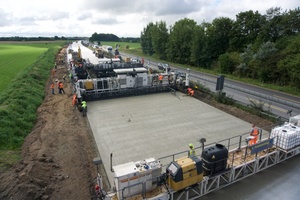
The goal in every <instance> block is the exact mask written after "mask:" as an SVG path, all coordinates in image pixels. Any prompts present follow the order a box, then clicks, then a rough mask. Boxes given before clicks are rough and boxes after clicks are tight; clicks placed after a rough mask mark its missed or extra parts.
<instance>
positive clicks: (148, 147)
mask: <svg viewBox="0 0 300 200" xmlns="http://www.w3.org/2000/svg"><path fill="white" fill-rule="evenodd" d="M72 45H73V46H72V47H70V48H73V49H77V48H78V46H80V49H81V54H82V57H83V58H85V57H86V58H87V57H89V60H90V61H91V60H93V59H94V57H95V56H94V55H93V54H92V53H91V51H90V50H89V49H87V48H85V47H84V46H82V45H80V43H78V44H77V43H76V44H75V43H73V44H72ZM94 62H97V60H95V61H94ZM118 78H119V75H118V77H117V78H105V81H107V82H108V83H109V82H111V83H113V82H114V83H116V84H117V83H121V81H120V82H117V81H118V80H119V79H118ZM121 78H122V76H120V80H121ZM153 79H154V78H153V77H152V78H151V80H153ZM127 80H129V79H128V78H127ZM130 80H131V79H130ZM93 81H94V82H93V83H97V81H98V82H99V80H93ZM101 81H102V82H103V81H104V79H103V80H101ZM91 82H92V80H91ZM84 83H86V82H84ZM152 83H153V82H152ZM112 85H113V84H112ZM104 89H105V91H107V90H110V89H111V90H112V89H116V88H113V87H109V86H108V87H107V88H103V91H104ZM97 90H98V91H97V92H100V93H101V92H102V88H101V89H97ZM78 91H80V92H82V91H84V93H80V95H81V94H83V97H84V94H86V93H85V92H86V89H85V88H84V87H82V86H79V85H77V92H78ZM112 97H113V96H112ZM87 117H88V121H89V123H90V126H91V129H92V131H93V135H94V139H95V142H96V144H97V148H98V151H99V154H100V157H101V161H102V163H103V165H104V167H105V171H106V173H107V174H106V175H107V177H108V179H109V182H110V185H111V188H112V189H113V188H114V189H115V190H114V191H110V192H109V194H110V195H112V196H113V195H114V194H116V196H117V197H118V198H119V199H125V198H131V197H132V196H134V195H141V198H144V199H145V198H148V199H150V198H151V199H199V198H201V199H208V198H209V196H210V197H211V198H213V199H221V198H222V199H224V198H225V199H257V198H259V197H260V199H268V198H269V197H270V196H271V194H266V193H265V191H261V190H258V189H255V188H257V186H258V187H268V188H269V187H270V183H268V182H266V181H267V179H269V180H273V181H274V182H276V183H278V181H280V178H279V179H275V178H273V179H272V177H269V178H267V179H264V181H262V180H261V179H260V177H257V176H258V175H259V174H261V173H265V174H267V177H268V174H269V173H270V171H267V172H265V171H264V170H265V169H268V168H269V167H272V166H274V165H276V164H277V163H281V162H282V164H279V165H283V166H284V167H286V168H293V165H299V164H300V163H299V155H298V154H299V153H300V147H299V145H298V144H297V145H294V146H291V148H290V146H288V147H287V146H281V148H279V149H277V148H274V145H275V144H276V145H278V144H277V143H275V142H276V141H274V140H276V138H277V142H278V141H279V140H278V134H279V132H280V131H283V130H287V129H289V128H290V126H289V127H285V128H281V129H280V128H279V129H278V131H279V132H278V131H277V132H276V131H275V132H272V133H268V132H267V131H264V130H260V139H259V143H258V144H261V146H263V147H259V145H257V146H256V147H257V148H256V149H258V150H255V148H253V147H252V148H250V147H249V146H248V139H249V132H250V129H251V124H250V123H248V122H245V121H242V120H241V119H239V118H236V117H234V116H231V115H229V114H227V113H225V112H222V111H220V110H218V109H216V108H214V107H212V106H209V105H207V104H205V103H203V102H201V101H199V100H197V99H195V98H193V97H191V96H188V95H186V94H184V93H181V92H178V91H177V92H175V91H174V90H170V91H167V92H159V93H154V94H145V95H138V96H125V97H122V98H119V97H118V98H109V99H102V100H99V101H89V102H88V112H87ZM291 127H292V128H293V127H294V126H291ZM295 127H296V128H295V129H297V130H295V131H296V132H297V131H298V128H297V126H295ZM283 132H284V131H283ZM296 132H295V134H298V132H297V133H296ZM280 133H281V132H280ZM272 134H273V135H272ZM276 134H277V135H276ZM295 137H296V138H297V136H295ZM228 138H229V139H228ZM274 138H275V139H274ZM295 140H296V141H298V139H295ZM299 141H300V137H299ZM190 143H192V144H194V146H195V151H196V157H195V158H194V157H191V159H192V160H193V162H192V163H199V166H197V170H198V167H199V168H201V170H200V169H199V170H198V171H197V175H194V172H191V171H192V170H194V168H190V171H189V172H184V173H189V175H188V176H189V177H185V178H183V180H182V179H180V180H178V177H176V175H178V174H177V173H178V171H177V170H178V169H177V168H176V167H178V168H180V167H179V166H181V167H182V165H180V164H179V163H178V162H179V161H178V160H180V159H181V158H185V157H187V159H190V158H188V144H190ZM284 145H286V144H284ZM288 145H290V144H288ZM208 147H213V148H214V147H216V149H217V150H218V148H219V147H220V149H222V150H220V151H222V152H221V153H222V154H224V152H227V153H225V154H226V155H225V154H224V158H222V159H221V160H220V161H222V163H224V162H223V160H224V159H225V158H226V162H225V164H221V165H222V167H221V168H222V169H217V168H213V169H212V168H211V169H202V162H206V161H205V159H204V158H203V153H204V152H207V151H208V150H209V149H205V148H208ZM282 147H286V148H285V149H284V148H282ZM224 149H226V151H225V150H224ZM228 151H229V152H231V153H232V154H230V153H228ZM217 154H219V152H216V155H217ZM235 156H236V157H240V159H241V160H240V161H239V162H238V163H234V160H235V159H234V157H235ZM212 157H213V159H214V157H215V154H214V155H213V156H212ZM292 157H294V158H293V159H291V160H292V161H291V163H292V164H290V165H289V166H285V165H286V164H284V162H283V161H286V160H287V159H288V158H292ZM201 158H202V160H203V161H202V160H201ZM227 159H228V160H227ZM289 160H290V159H289ZM231 161H232V163H231ZM186 162H188V161H186ZM289 162H290V161H289ZM170 163H171V164H170ZM200 163H201V164H200ZM207 163H208V164H209V166H212V165H214V164H215V161H209V162H207ZM212 163H214V164H212ZM132 164H133V166H136V167H133V168H130V167H131V165H132ZM172 164H173V165H174V166H176V167H174V166H173V165H172ZM195 165H197V164H195ZM223 166H224V167H223ZM275 167H276V168H275ZM275 167H272V168H275V171H274V172H271V174H272V175H274V176H276V177H279V176H281V175H282V177H285V178H287V177H289V180H288V184H287V183H284V182H285V181H287V180H286V179H285V180H281V181H280V182H282V183H283V185H285V186H286V187H288V186H290V185H297V182H298V180H299V173H297V174H295V173H294V172H290V173H291V174H284V175H283V172H284V171H285V169H284V167H283V168H280V167H279V166H275ZM272 168H270V169H272ZM152 169H153V170H152ZM180 170H183V167H182V169H180ZM202 170H204V172H203V171H202ZM157 171H160V172H161V173H159V174H158V176H157V177H154V173H155V175H157ZM166 171H167V172H168V173H167V175H168V176H169V177H167V178H166V177H163V176H161V174H164V175H166V174H165V173H164V172H166ZM262 171H263V172H262ZM152 172H153V174H151V176H150V175H149V174H150V173H152ZM258 172H260V173H258ZM298 172H299V170H298ZM195 173H196V172H195ZM276 173H277V174H276ZM138 174H140V175H138ZM170 174H171V175H170ZM172 175H173V177H172ZM203 175H204V176H203ZM251 175H253V177H254V178H252V177H250V178H247V179H244V178H246V177H249V176H251ZM292 175H293V176H294V177H298V178H291V177H292ZM192 176H195V177H196V176H197V179H189V181H184V179H188V178H191V177H192ZM255 176H256V179H255ZM262 176H263V175H262ZM124 177H125V179H124ZM135 177H137V178H135ZM146 177H148V178H149V180H148V179H146ZM170 177H171V178H170ZM264 177H265V176H264ZM122 178H123V179H122ZM265 178H266V177H265ZM243 179H244V180H243ZM194 180H200V181H197V182H195V183H193V184H190V183H189V182H190V181H194ZM242 180H243V181H247V180H248V181H249V182H250V181H251V183H249V184H251V186H247V187H249V189H248V190H247V189H246V190H243V189H242V188H241V187H240V186H241V185H243V184H241V185H240V184H238V183H236V182H237V181H240V182H242V183H243V181H242ZM149 181H150V182H151V184H150V183H149ZM181 181H182V182H181ZM166 182H167V183H168V185H166V186H165V187H163V186H164V183H166ZM254 182H255V183H254ZM234 183H235V184H234ZM266 184H269V185H266ZM229 185H231V186H229ZM259 185H260V186H259ZM225 186H229V189H225V190H224V189H222V191H224V192H225V191H226V194H224V192H222V191H220V190H219V189H221V188H224V187H225ZM159 187H162V188H164V189H159V192H158V193H157V194H156V195H154V196H151V197H148V196H146V192H148V190H149V191H150V189H155V188H159ZM230 187H231V188H233V189H232V190H234V193H235V194H233V193H231V192H229V191H230ZM277 187H278V186H277V185H272V191H273V194H274V195H276V188H277ZM174 188H175V189H174ZM235 188H236V189H237V188H239V192H238V191H236V189H235ZM274 188H275V189H274ZM217 190H218V192H216V191H217ZM213 191H214V192H213ZM243 191H244V193H243ZM212 192H213V193H212ZM218 193H219V195H220V194H221V195H220V196H221V197H220V196H218ZM298 195H300V194H299V190H295V189H288V188H287V189H286V190H284V191H282V193H281V194H280V197H282V198H283V199H293V198H294V197H297V196H298ZM112 196H111V199H112ZM105 198H107V199H110V196H109V195H107V196H106V197H105ZM273 198H274V197H273Z"/></svg>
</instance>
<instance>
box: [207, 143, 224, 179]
mask: <svg viewBox="0 0 300 200" xmlns="http://www.w3.org/2000/svg"><path fill="white" fill-rule="evenodd" d="M227 159H228V150H227V148H226V147H225V146H224V145H222V144H216V145H215V146H212V147H206V148H205V149H204V151H203V152H202V161H203V171H204V174H205V175H214V174H216V173H218V172H221V171H223V170H225V169H226V165H227Z"/></svg>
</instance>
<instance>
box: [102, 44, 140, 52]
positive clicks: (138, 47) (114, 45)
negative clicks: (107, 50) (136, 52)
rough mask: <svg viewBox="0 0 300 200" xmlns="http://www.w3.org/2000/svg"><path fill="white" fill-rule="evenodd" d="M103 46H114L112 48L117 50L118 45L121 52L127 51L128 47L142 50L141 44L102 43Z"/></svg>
mask: <svg viewBox="0 0 300 200" xmlns="http://www.w3.org/2000/svg"><path fill="white" fill-rule="evenodd" d="M101 44H102V45H107V46H112V48H116V45H117V44H118V45H120V46H121V47H120V50H121V51H123V50H124V49H126V46H127V45H128V46H129V49H132V50H133V49H141V44H140V43H138V42H101Z"/></svg>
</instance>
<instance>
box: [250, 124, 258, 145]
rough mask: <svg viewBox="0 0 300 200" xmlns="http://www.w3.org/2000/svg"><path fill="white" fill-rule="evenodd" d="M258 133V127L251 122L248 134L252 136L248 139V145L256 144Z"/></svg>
mask: <svg viewBox="0 0 300 200" xmlns="http://www.w3.org/2000/svg"><path fill="white" fill-rule="evenodd" d="M258 135H259V132H258V128H257V127H256V126H255V124H252V129H251V132H250V136H252V137H254V138H253V139H252V140H250V141H249V145H253V144H256V142H257V139H258Z"/></svg>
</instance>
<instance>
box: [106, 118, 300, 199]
mask: <svg viewBox="0 0 300 200" xmlns="http://www.w3.org/2000/svg"><path fill="white" fill-rule="evenodd" d="M259 135H260V137H259V140H258V142H257V143H256V144H254V145H250V144H249V140H250V139H252V136H249V133H247V134H243V135H240V136H237V137H232V138H229V139H228V140H227V139H226V140H222V141H218V142H217V143H212V144H208V145H204V142H205V139H204V138H203V139H201V140H202V141H201V140H200V142H201V143H202V145H201V147H199V149H198V151H199V150H200V151H201V153H200V154H198V155H192V156H188V155H185V156H184V155H183V154H188V153H187V152H181V153H176V154H173V155H170V156H166V157H163V158H159V159H157V160H156V159H155V158H147V159H145V160H142V161H137V162H128V163H125V164H121V165H117V166H111V170H112V172H113V173H114V188H115V190H114V191H111V192H110V193H109V194H107V195H106V196H105V199H115V198H116V197H117V198H118V199H131V198H132V199H152V200H158V199H159V200H167V199H185V200H188V199H198V198H200V197H202V196H204V195H205V194H208V193H209V192H212V191H214V190H217V189H220V188H223V187H225V186H228V185H230V184H233V183H235V182H237V181H239V180H241V179H243V178H246V177H248V176H250V175H253V174H255V173H258V172H260V171H262V170H264V169H266V168H268V167H271V166H274V165H275V164H278V163H280V162H282V161H284V160H286V159H288V158H291V157H293V156H296V155H298V154H300V115H298V116H294V117H291V118H290V120H289V122H286V123H285V124H283V125H280V126H277V127H275V128H273V129H272V131H271V132H270V133H263V131H262V130H261V129H259ZM111 159H112V154H111ZM111 163H112V161H111Z"/></svg>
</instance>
